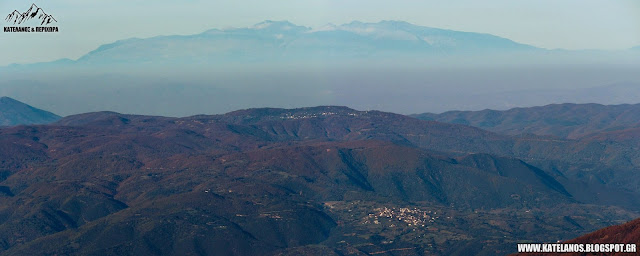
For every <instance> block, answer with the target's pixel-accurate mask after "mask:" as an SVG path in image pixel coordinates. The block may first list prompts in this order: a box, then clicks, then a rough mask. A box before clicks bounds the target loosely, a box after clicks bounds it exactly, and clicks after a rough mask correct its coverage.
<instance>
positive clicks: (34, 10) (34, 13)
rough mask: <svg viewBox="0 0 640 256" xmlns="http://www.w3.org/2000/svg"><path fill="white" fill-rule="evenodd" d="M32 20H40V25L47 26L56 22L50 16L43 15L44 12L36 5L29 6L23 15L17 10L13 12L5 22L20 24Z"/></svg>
mask: <svg viewBox="0 0 640 256" xmlns="http://www.w3.org/2000/svg"><path fill="white" fill-rule="evenodd" d="M33 18H36V19H38V20H40V21H41V22H40V25H48V24H50V23H52V22H58V21H57V20H56V19H55V18H53V16H52V15H50V14H47V13H45V12H44V10H43V9H42V8H40V7H38V6H37V5H36V4H31V6H30V7H29V9H28V10H27V11H25V12H23V13H21V12H19V11H18V10H14V11H13V12H12V13H10V14H9V15H7V18H5V20H6V21H8V22H11V21H13V24H22V23H23V22H26V21H28V20H30V19H33Z"/></svg>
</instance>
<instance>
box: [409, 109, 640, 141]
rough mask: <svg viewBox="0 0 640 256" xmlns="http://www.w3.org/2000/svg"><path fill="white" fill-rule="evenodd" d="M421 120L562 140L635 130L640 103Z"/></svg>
mask: <svg viewBox="0 0 640 256" xmlns="http://www.w3.org/2000/svg"><path fill="white" fill-rule="evenodd" d="M414 117H416V118H419V119H423V120H435V121H440V122H447V123H457V124H466V125H471V126H475V127H480V128H482V129H486V130H489V131H493V132H497V133H504V134H509V135H515V134H523V133H533V134H538V135H553V136H557V137H561V138H580V137H583V136H585V135H588V134H591V133H596V132H604V131H612V130H622V129H627V128H633V127H638V126H639V124H640V104H636V105H628V104H624V105H600V104H552V105H547V106H542V107H531V108H514V109H510V110H505V111H497V110H482V111H450V112H445V113H442V114H431V113H424V114H419V115H414Z"/></svg>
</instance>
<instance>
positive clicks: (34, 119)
mask: <svg viewBox="0 0 640 256" xmlns="http://www.w3.org/2000/svg"><path fill="white" fill-rule="evenodd" d="M58 119H60V116H57V115H55V114H53V113H51V112H47V111H44V110H41V109H37V108H34V107H32V106H29V105H27V104H24V103H22V102H20V101H17V100H14V99H12V98H9V97H0V127H3V126H14V125H26V124H47V123H51V122H55V121H58Z"/></svg>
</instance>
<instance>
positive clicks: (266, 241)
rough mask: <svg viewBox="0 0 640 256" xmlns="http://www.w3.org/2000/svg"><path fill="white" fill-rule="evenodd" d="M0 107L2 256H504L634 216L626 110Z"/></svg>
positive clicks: (639, 157)
mask: <svg viewBox="0 0 640 256" xmlns="http://www.w3.org/2000/svg"><path fill="white" fill-rule="evenodd" d="M2 102H5V103H6V102H9V103H10V104H9V105H10V106H13V109H14V110H15V109H19V110H20V111H18V110H15V111H14V110H12V111H13V112H11V113H12V114H11V116H12V117H19V120H22V122H23V123H22V124H15V123H14V124H13V125H11V126H4V127H2V128H0V255H25V254H33V255H56V254H57V255H469V253H470V252H474V254H475V255H506V254H511V253H515V252H516V250H517V247H516V245H517V244H518V243H555V242H557V241H566V240H570V239H572V238H575V237H579V236H581V235H584V234H587V233H589V232H592V231H595V230H597V229H600V228H603V227H606V226H610V225H616V224H622V223H624V222H627V221H630V220H633V219H635V218H638V217H640V208H639V207H638V205H640V204H639V200H640V197H639V196H638V195H640V183H639V182H638V180H640V179H638V167H639V164H640V153H638V150H637V147H638V144H637V141H636V140H633V139H628V138H635V137H636V133H637V132H636V131H637V127H638V123H637V120H640V119H638V118H636V117H634V116H633V115H635V114H636V113H637V112H636V111H634V108H637V106H636V105H618V106H603V105H592V104H582V105H576V104H562V105H549V106H543V107H539V108H526V109H517V110H508V111H497V112H486V111H484V112H483V111H480V112H468V113H467V112H464V113H458V112H456V113H443V114H439V115H436V114H422V115H415V116H413V117H412V116H405V115H399V114H393V113H388V112H380V111H358V110H354V109H350V108H347V107H338V106H321V107H310V108H297V109H276V108H260V109H246V110H238V111H234V112H230V113H227V114H221V115H197V116H190V117H183V118H173V117H161V116H143V115H127V114H120V113H115V112H94V113H86V114H80V115H72V116H67V117H57V116H55V115H53V114H52V115H53V116H50V115H48V114H47V113H48V112H41V111H38V110H37V109H35V108H33V109H32V108H26V107H24V106H22V105H20V104H18V103H16V102H17V101H16V102H13V101H8V100H7V99H4V98H3V101H2ZM9 105H2V112H3V113H9V112H10V111H8V109H9V108H10V107H8V106H9ZM16 106H18V107H16ZM514 111H515V113H514ZM34 113H35V114H34ZM49 114H50V113H49ZM33 115H39V116H40V117H41V118H44V119H45V120H48V121H42V120H39V119H33V118H27V117H29V116H31V117H32V116H33ZM567 115H571V117H572V118H573V119H568V118H565V117H566V116H567ZM9 116H10V115H5V118H6V119H7V120H8V119H9V118H8V117H9ZM526 117H531V119H532V120H533V119H535V120H540V121H532V120H527V119H526ZM51 118H53V119H54V120H53V121H52V120H51ZM421 119H428V120H421ZM24 120H27V121H24ZM29 120H30V121H29ZM556 120H568V121H566V122H558V121H556ZM612 120H613V121H612ZM25 122H27V123H25ZM28 122H32V123H33V124H29V123H28ZM532 123H533V124H532ZM474 126H477V127H479V128H477V127H474ZM524 127H526V129H525V128H524ZM518 131H521V132H518Z"/></svg>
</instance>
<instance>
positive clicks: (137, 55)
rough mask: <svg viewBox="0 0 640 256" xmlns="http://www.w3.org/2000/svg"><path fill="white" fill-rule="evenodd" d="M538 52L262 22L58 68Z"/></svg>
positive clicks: (465, 39)
mask: <svg viewBox="0 0 640 256" xmlns="http://www.w3.org/2000/svg"><path fill="white" fill-rule="evenodd" d="M536 50H541V49H539V48H536V47H532V46H529V45H525V44H521V43H516V42H513V41H511V40H509V39H505V38H501V37H498V36H494V35H489V34H481V33H471V32H460V31H453V30H445V29H438V28H430V27H423V26H417V25H413V24H410V23H407V22H402V21H381V22H378V23H363V22H358V21H354V22H351V23H349V24H344V25H339V26H338V25H327V26H324V27H320V28H315V29H312V28H308V27H304V26H297V25H295V24H292V23H290V22H287V21H265V22H262V23H258V24H256V25H254V26H252V27H248V28H232V29H212V30H208V31H205V32H203V33H201V34H196V35H187V36H157V37H152V38H146V39H138V38H132V39H126V40H120V41H117V42H114V43H110V44H105V45H102V46H100V47H98V48H97V49H95V50H94V51H91V52H89V53H87V54H86V55H84V56H82V57H80V58H79V59H78V60H77V61H72V62H68V61H65V60H62V61H61V62H57V64H63V63H64V64H72V63H82V65H86V64H116V63H119V64H132V63H149V64H151V63H154V64H159V63H174V64H203V63H237V62H239V61H240V62H245V61H251V62H275V61H286V62H288V61H301V60H305V61H311V60H314V59H315V60H333V59H336V60H342V59H350V58H358V59H362V58H364V59H366V58H413V59H415V58H418V57H424V56H450V55H452V54H489V53H493V54H496V53H507V52H513V51H516V52H523V51H525V52H528V51H536ZM309 58H311V59H309Z"/></svg>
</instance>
